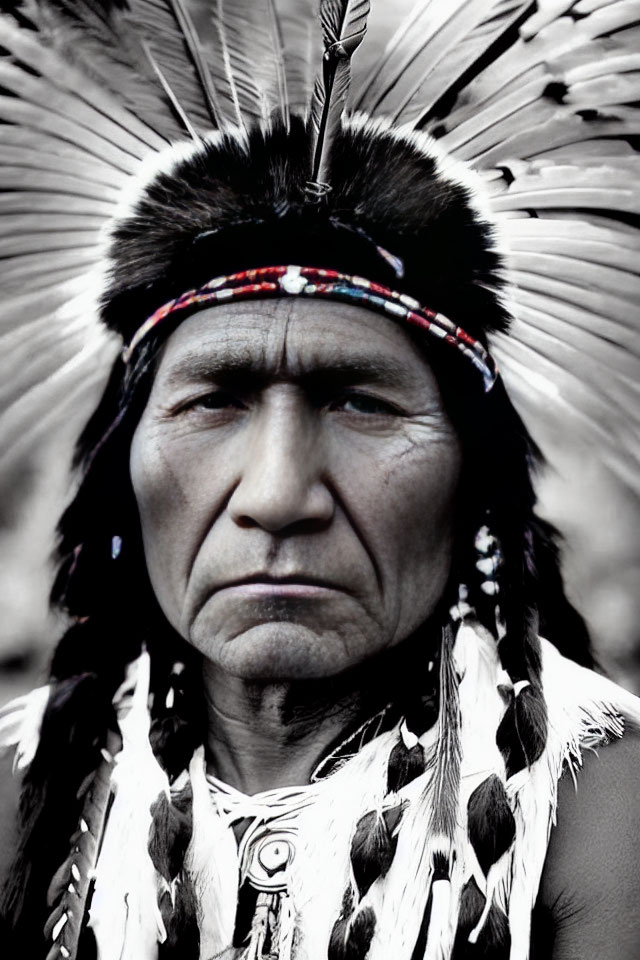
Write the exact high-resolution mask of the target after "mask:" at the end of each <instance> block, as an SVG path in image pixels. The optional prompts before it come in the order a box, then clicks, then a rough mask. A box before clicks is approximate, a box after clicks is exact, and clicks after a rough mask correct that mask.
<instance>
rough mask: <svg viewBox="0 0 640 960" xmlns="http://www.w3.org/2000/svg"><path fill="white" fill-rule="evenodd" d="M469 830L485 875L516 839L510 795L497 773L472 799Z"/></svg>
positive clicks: (483, 783) (468, 808)
mask: <svg viewBox="0 0 640 960" xmlns="http://www.w3.org/2000/svg"><path fill="white" fill-rule="evenodd" d="M467 817H468V830H469V839H470V841H471V845H472V846H473V849H474V850H475V854H476V856H477V858H478V863H479V864H480V866H481V867H482V870H483V871H484V873H485V874H486V873H487V872H488V871H489V867H491V866H492V864H494V863H495V862H496V860H499V859H500V857H501V856H502V854H503V853H506V851H507V850H508V849H509V847H510V846H511V844H512V843H513V841H514V840H515V836H516V822H515V819H514V816H513V813H512V812H511V807H510V806H509V801H508V799H507V793H506V790H505V789H504V786H503V784H502V783H501V781H500V778H499V777H498V776H496V774H492V775H491V776H490V777H487V779H486V780H484V781H483V782H482V783H481V784H479V785H478V786H477V787H476V789H475V790H474V791H473V793H472V794H471V796H470V797H469V803H468V805H467Z"/></svg>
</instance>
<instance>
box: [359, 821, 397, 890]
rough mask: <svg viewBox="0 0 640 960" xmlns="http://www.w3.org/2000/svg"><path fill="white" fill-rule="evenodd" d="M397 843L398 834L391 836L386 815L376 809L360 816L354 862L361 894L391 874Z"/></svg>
mask: <svg viewBox="0 0 640 960" xmlns="http://www.w3.org/2000/svg"><path fill="white" fill-rule="evenodd" d="M397 843H398V839H397V837H392V836H391V834H390V833H389V830H388V829H387V825H386V823H385V820H384V818H383V817H381V816H380V814H379V813H378V812H377V811H376V810H370V811H369V813H365V815H364V816H363V817H361V818H360V820H359V821H358V825H357V826H356V830H355V833H354V836H353V840H352V841H351V866H352V868H353V876H354V878H355V881H356V885H357V887H358V893H359V894H360V898H362V897H364V896H365V894H366V893H367V891H368V890H369V888H370V886H371V884H372V883H373V882H374V881H375V880H377V879H378V877H384V876H385V875H386V874H387V871H388V870H389V867H390V866H391V864H392V862H393V856H394V854H395V852H396V846H397Z"/></svg>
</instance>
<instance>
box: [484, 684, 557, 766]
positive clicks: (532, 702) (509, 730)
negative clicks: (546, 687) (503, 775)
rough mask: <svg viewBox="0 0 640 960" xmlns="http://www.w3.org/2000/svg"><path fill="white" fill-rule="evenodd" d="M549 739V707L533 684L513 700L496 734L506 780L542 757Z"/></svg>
mask: <svg viewBox="0 0 640 960" xmlns="http://www.w3.org/2000/svg"><path fill="white" fill-rule="evenodd" d="M546 740H547V708H546V705H545V702H544V700H543V698H542V694H541V692H539V691H537V690H536V689H535V688H534V687H533V685H531V686H528V687H525V688H524V689H523V690H521V691H520V693H519V694H518V696H517V697H515V696H514V697H513V699H512V701H511V703H510V704H509V706H508V707H507V709H506V710H505V713H504V716H503V718H502V720H501V721H500V726H499V727H498V730H497V732H496V743H497V745H498V748H499V750H500V752H501V753H502V756H503V757H504V762H505V766H506V769H507V777H512V776H513V775H514V774H515V773H518V772H519V771H520V770H523V769H524V768H525V767H530V766H531V764H532V763H535V762H536V760H538V759H539V757H541V756H542V752H543V750H544V748H545V744H546Z"/></svg>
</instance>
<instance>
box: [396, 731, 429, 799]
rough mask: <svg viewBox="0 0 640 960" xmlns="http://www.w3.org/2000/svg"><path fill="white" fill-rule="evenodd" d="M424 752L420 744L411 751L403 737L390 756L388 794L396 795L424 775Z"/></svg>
mask: <svg viewBox="0 0 640 960" xmlns="http://www.w3.org/2000/svg"><path fill="white" fill-rule="evenodd" d="M424 763H425V758H424V750H423V748H422V745H421V744H420V743H417V744H416V745H415V747H412V748H411V749H410V750H409V749H407V747H406V746H405V744H404V741H403V739H402V737H401V738H400V739H399V740H398V742H397V743H396V745H395V746H394V748H393V750H392V751H391V753H390V754H389V764H388V766H387V793H396V792H397V791H398V790H401V789H402V788H403V787H404V786H406V785H407V784H408V783H411V781H412V780H415V778H416V777H419V776H420V774H422V773H424Z"/></svg>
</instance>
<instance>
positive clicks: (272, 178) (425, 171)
mask: <svg viewBox="0 0 640 960" xmlns="http://www.w3.org/2000/svg"><path fill="white" fill-rule="evenodd" d="M248 139H249V144H248V149H244V148H243V147H242V146H241V145H240V144H239V142H238V141H237V140H236V139H235V138H233V137H231V136H227V137H222V138H220V139H218V140H217V141H216V143H215V144H207V145H203V146H201V147H197V148H196V149H195V151H194V154H193V157H192V158H191V159H188V160H184V161H182V162H180V163H178V164H177V165H176V167H175V168H174V170H173V172H172V174H171V175H170V176H169V175H165V174H161V175H159V176H157V177H156V178H155V179H154V180H153V182H152V183H151V184H150V185H149V186H148V187H147V188H146V189H145V191H144V194H143V195H142V197H141V199H140V201H139V202H138V204H137V207H136V208H135V212H134V214H133V216H131V217H130V218H129V219H127V220H125V221H124V222H123V223H121V224H120V226H119V228H118V229H117V231H116V232H115V235H114V239H113V243H112V247H111V251H110V256H111V260H112V263H113V269H112V282H111V285H110V289H109V290H108V291H107V294H106V297H105V301H104V317H105V320H106V322H107V323H108V324H109V326H111V327H113V328H115V329H116V330H117V331H118V332H120V333H121V334H122V335H123V336H124V338H125V340H126V341H128V340H130V338H131V336H132V334H133V332H134V331H135V330H136V329H137V327H138V326H140V324H141V323H142V322H143V321H144V320H145V318H146V317H147V316H149V315H150V314H151V313H152V312H153V311H154V310H155V309H156V308H157V307H159V306H161V305H162V304H163V303H166V302H167V301H168V300H170V299H173V298H174V297H176V296H178V295H179V294H181V293H183V292H184V291H186V290H189V289H191V288H192V287H197V286H201V285H202V284H204V283H206V282H207V281H209V280H211V279H212V278H213V276H214V275H221V274H227V273H235V272H237V271H239V270H243V269H246V268H250V267H258V266H269V265H275V264H283V263H296V264H301V265H315V266H321V267H332V268H335V269H338V270H341V271H343V272H346V273H352V274H353V273H355V274H360V275H364V276H367V277H368V278H369V279H371V280H378V281H380V282H383V283H385V284H387V285H388V286H391V287H398V286H401V288H402V290H403V291H404V292H406V293H409V294H411V295H413V296H415V297H416V298H417V299H418V300H420V301H421V302H422V303H424V304H425V306H429V307H430V308H432V309H435V310H439V311H441V312H442V313H444V314H446V315H447V316H449V317H450V318H451V319H452V320H454V321H457V322H458V323H459V324H461V325H462V326H465V325H466V329H468V331H469V332H470V333H471V334H472V335H474V336H477V335H481V334H483V333H484V332H486V331H487V330H489V329H496V328H499V329H501V328H504V326H505V324H506V319H507V318H506V313H505V311H504V309H503V307H502V306H501V305H500V302H499V298H498V296H497V291H498V289H499V288H500V286H501V281H500V277H499V269H500V260H499V258H498V256H497V254H496V253H495V252H493V250H492V238H491V228H490V227H489V226H488V225H487V224H486V223H484V222H482V221H481V219H480V217H479V215H478V214H477V213H476V212H475V209H474V208H473V206H472V205H471V203H470V199H471V198H470V193H469V191H468V190H467V189H466V188H465V187H463V186H461V185H460V184H459V183H457V182H455V181H452V180H448V179H446V178H445V177H444V176H443V175H442V173H440V172H439V171H438V164H437V161H436V160H435V159H434V157H432V156H430V155H425V154H424V153H423V152H422V151H421V150H420V149H419V148H418V147H416V146H414V145H413V144H411V143H409V142H407V141H401V140H398V139H396V138H395V137H394V136H393V135H392V134H390V133H388V132H384V131H381V130H380V129H376V128H375V127H373V126H369V127H365V128H363V129H362V128H361V129H353V130H349V129H345V130H344V131H343V132H342V134H340V135H339V136H338V137H337V138H336V140H335V142H334V144H333V148H332V168H331V184H332V189H331V193H330V194H329V196H328V198H327V202H326V203H324V204H319V205H318V204H311V205H310V204H308V203H307V202H306V194H305V183H306V181H307V179H308V175H309V170H308V168H309V149H310V135H309V131H308V130H307V129H306V128H305V126H304V123H303V122H302V121H301V120H299V119H296V118H293V119H292V124H291V130H290V132H286V131H285V130H284V129H283V128H277V129H274V130H273V131H272V132H271V133H268V134H264V133H262V132H261V131H260V130H258V129H254V130H252V131H250V132H249V138H248ZM377 245H381V246H382V247H383V248H385V249H386V250H388V251H389V252H391V253H392V254H394V255H395V256H396V257H399V258H400V259H401V260H402V261H403V264H404V277H403V278H402V280H401V281H399V280H398V278H397V277H396V275H395V273H394V271H393V270H392V268H391V266H390V265H389V264H388V262H387V260H386V259H385V258H384V257H382V256H381V255H380V254H379V252H378V250H377Z"/></svg>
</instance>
